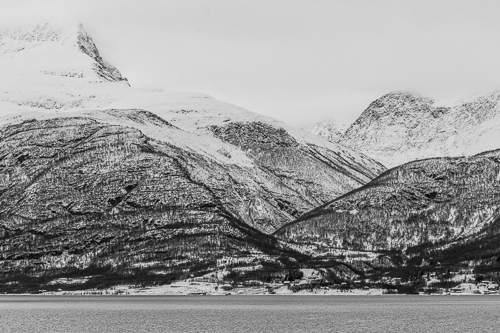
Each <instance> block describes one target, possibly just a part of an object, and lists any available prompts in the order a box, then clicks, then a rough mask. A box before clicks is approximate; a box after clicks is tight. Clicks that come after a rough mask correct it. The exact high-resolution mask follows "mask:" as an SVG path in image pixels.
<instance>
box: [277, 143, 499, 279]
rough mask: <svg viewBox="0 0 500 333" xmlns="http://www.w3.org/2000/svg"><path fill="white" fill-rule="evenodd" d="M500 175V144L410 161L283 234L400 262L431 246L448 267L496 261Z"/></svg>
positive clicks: (429, 252) (280, 234) (427, 252)
mask: <svg viewBox="0 0 500 333" xmlns="http://www.w3.org/2000/svg"><path fill="white" fill-rule="evenodd" d="M499 175H500V150H495V151H491V152H486V153H482V154H479V155H475V156H473V157H470V158H465V157H459V158H432V159H426V160H421V161H415V162H410V163H407V164H404V165H402V166H399V167H396V168H393V169H391V170H388V171H386V172H384V173H382V174H381V175H380V176H378V177H377V178H375V179H374V180H373V181H371V182H370V183H368V184H366V185H365V186H363V187H361V188H359V189H356V190H354V191H352V192H350V193H348V194H346V195H343V196H341V197H340V198H338V199H336V200H333V201H332V202H330V203H328V204H325V205H323V206H321V207H319V208H317V209H315V210H312V211H311V212H309V213H307V214H305V215H304V216H302V217H301V218H299V219H298V220H297V221H294V222H292V223H289V224H287V225H285V226H283V227H282V228H281V229H279V230H278V231H277V232H276V235H277V236H278V237H280V238H281V239H283V240H286V241H289V242H290V241H291V242H298V243H304V244H308V245H309V246H311V245H312V244H316V246H317V249H318V250H319V249H323V250H324V249H325V248H330V249H332V248H342V249H345V250H351V251H375V252H377V251H379V252H380V251H386V252H387V253H393V254H394V255H395V257H393V259H394V260H395V261H394V264H396V263H398V264H397V265H400V264H401V263H403V262H406V261H407V260H410V259H412V258H413V257H415V256H417V257H419V256H422V255H424V254H425V255H426V256H427V257H432V258H434V261H435V262H436V261H439V262H440V263H441V264H443V265H449V266H448V267H454V266H457V267H458V266H459V265H461V264H462V263H465V264H467V265H468V262H469V261H471V262H474V264H473V266H474V265H477V266H480V265H481V264H484V263H485V262H488V263H487V264H486V266H488V265H496V257H497V256H498V251H499V250H500V247H499V244H500V243H499V241H500V223H499V221H500V177H499ZM490 259H491V260H490ZM398 260H399V261H398ZM488 260H489V261H488ZM419 264H420V262H419ZM409 268H411V269H415V268H414V267H409Z"/></svg>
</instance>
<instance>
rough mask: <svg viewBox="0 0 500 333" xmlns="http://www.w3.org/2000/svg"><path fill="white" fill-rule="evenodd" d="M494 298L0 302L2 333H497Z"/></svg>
mask: <svg viewBox="0 0 500 333" xmlns="http://www.w3.org/2000/svg"><path fill="white" fill-rule="evenodd" d="M498 313H500V297H496V296H428V297H426V296H369V297H363V296H334V297H331V296H274V295H273V296H230V297H225V296H193V297H191V296H157V297H155V296H147V297H141V296H129V297H127V296H117V297H104V296H102V297H86V296H79V297H77V296H0V330H1V331H2V332H120V333H125V332H312V331H316V332H472V331H475V332H498V329H499V328H498V327H499V324H500V319H499V317H498Z"/></svg>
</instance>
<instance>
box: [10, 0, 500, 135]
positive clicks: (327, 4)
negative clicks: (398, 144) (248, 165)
mask: <svg viewBox="0 0 500 333" xmlns="http://www.w3.org/2000/svg"><path fill="white" fill-rule="evenodd" d="M499 13H500V1H480V0H475V1H459V0H453V1H438V0H433V1H422V0H418V1H410V0H405V1H402V0H397V1H376V0H366V1H352V0H349V1H347V0H346V1H333V0H325V1H321V0H315V1H313V0H305V1H299V0H282V1H278V0H263V1H258V0H248V1H239V0H227V1H222V0H221V1H215V0H214V1H201V0H200V1H196V0H193V1H190V0H179V1H168V0H141V1H139V0H138V1H135V0H108V1H106V0H82V1H76V0H75V1H72V0H61V1H56V0H54V1H51V0H49V1H44V0H33V1H27V0H15V1H14V0H12V1H5V0H0V20H1V21H2V22H7V21H12V20H24V19H36V18H42V19H43V18H45V17H49V16H57V17H66V16H67V17H69V18H76V19H78V20H79V21H80V22H82V23H83V25H84V26H85V28H86V30H87V31H88V32H89V33H90V34H91V35H92V37H93V38H94V41H95V42H96V44H97V46H98V48H99V50H100V52H101V54H102V56H103V57H104V58H105V59H107V60H108V61H109V62H110V63H112V64H114V65H115V66H116V67H118V69H120V71H121V72H122V74H123V75H124V76H125V77H127V78H128V79H129V82H130V84H131V85H133V86H136V87H141V88H163V89H165V90H176V91H195V92H202V93H206V94H209V95H211V96H213V97H215V98H217V99H219V100H223V101H226V102H230V103H233V104H236V105H239V106H242V107H245V108H247V109H249V110H252V111H255V112H258V113H262V114H266V115H269V116H272V117H275V118H278V119H281V120H284V121H285V122H287V123H289V124H291V125H295V126H304V125H308V124H310V123H312V122H316V121H319V120H324V119H328V118H333V119H336V120H337V121H339V122H352V121H354V120H355V119H356V117H357V116H359V114H360V113H361V112H362V111H363V110H364V109H365V108H366V107H367V106H368V104H369V103H370V102H372V101H373V100H375V99H376V98H378V97H380V96H381V95H383V94H385V93H388V92H390V91H394V90H409V91H414V92H419V93H421V94H424V95H430V96H431V97H438V98H444V99H455V98H456V99H458V98H461V97H467V96H469V95H471V94H475V93H481V92H487V91H491V90H496V89H500V38H499V35H500V19H499V18H498V16H499Z"/></svg>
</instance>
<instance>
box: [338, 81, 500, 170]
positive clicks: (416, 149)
mask: <svg viewBox="0 0 500 333" xmlns="http://www.w3.org/2000/svg"><path fill="white" fill-rule="evenodd" d="M499 101H500V91H494V92H492V93H488V94H485V95H483V96H479V97H475V98H472V99H469V100H461V101H457V102H455V103H452V104H451V105H450V104H444V103H441V102H439V101H436V100H434V99H432V98H427V97H422V96H418V95H414V94H410V93H404V92H395V93H390V94H387V95H384V96H382V97H381V98H379V99H377V100H376V101H374V102H373V103H371V104H370V106H369V107H368V108H367V109H366V110H365V111H364V112H363V114H362V115H361V116H360V117H359V118H358V119H357V120H356V121H355V122H354V123H353V124H352V125H351V126H350V127H349V129H348V130H347V131H346V133H345V134H344V136H343V138H342V141H341V142H342V143H343V144H345V145H347V146H349V147H351V148H353V149H355V150H358V151H361V152H364V153H365V154H367V155H369V156H370V157H372V158H375V159H376V160H378V161H380V162H381V163H383V164H384V165H386V166H388V167H392V166H396V165H399V164H402V163H405V162H409V161H412V160H417V159H423V158H430V157H441V156H463V155H465V156H469V155H474V154H477V153H480V152H483V151H487V150H492V149H498V148H500V103H499Z"/></svg>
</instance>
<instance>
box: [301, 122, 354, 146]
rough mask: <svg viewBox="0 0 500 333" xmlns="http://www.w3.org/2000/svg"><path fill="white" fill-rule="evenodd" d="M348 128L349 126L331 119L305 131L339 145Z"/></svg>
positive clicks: (306, 128) (308, 127) (305, 128)
mask: <svg viewBox="0 0 500 333" xmlns="http://www.w3.org/2000/svg"><path fill="white" fill-rule="evenodd" d="M348 128H349V125H348V124H341V123H338V122H336V121H334V120H333V119H331V120H326V121H320V122H318V123H315V124H313V125H311V126H307V127H304V128H303V129H304V131H306V132H309V133H311V134H314V135H318V136H321V137H323V138H325V139H327V140H328V141H330V142H335V143H338V142H340V141H341V138H342V136H343V135H344V133H345V132H346V131H347V129H348Z"/></svg>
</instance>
